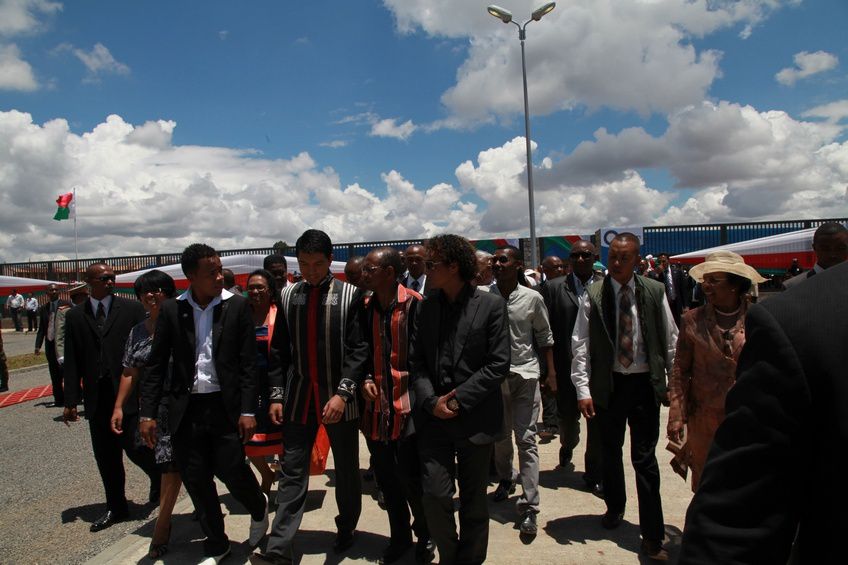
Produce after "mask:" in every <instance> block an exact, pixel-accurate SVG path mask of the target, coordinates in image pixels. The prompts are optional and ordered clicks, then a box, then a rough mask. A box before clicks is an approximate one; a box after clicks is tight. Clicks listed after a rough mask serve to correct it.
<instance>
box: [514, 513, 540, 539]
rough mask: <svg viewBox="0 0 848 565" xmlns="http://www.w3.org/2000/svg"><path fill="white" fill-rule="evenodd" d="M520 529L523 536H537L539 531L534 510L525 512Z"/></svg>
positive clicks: (519, 525)
mask: <svg viewBox="0 0 848 565" xmlns="http://www.w3.org/2000/svg"><path fill="white" fill-rule="evenodd" d="M518 529H519V530H521V535H524V536H535V535H536V532H537V531H538V529H539V528H538V526H537V525H536V513H535V512H533V511H532V510H528V511H527V512H525V513H524V517H523V518H522V520H521V523H520V524H518Z"/></svg>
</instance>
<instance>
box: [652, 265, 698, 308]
mask: <svg viewBox="0 0 848 565" xmlns="http://www.w3.org/2000/svg"><path fill="white" fill-rule="evenodd" d="M669 268H670V269H671V282H672V283H673V284H674V300H671V299H669V300H668V305H669V307H670V308H671V313H672V314H674V315H675V319H679V318H680V314H682V313H683V309H684V308H689V305H690V304H691V302H692V288H691V287H690V286H689V280H688V279H689V276H688V275H687V274H686V273H684V272H683V271H682V270H680V269H678V268H677V267H669ZM648 278H651V279H654V280H655V281H657V282H661V283H663V285H665V287H666V288H665V296H666V298H668V285H667V284H666V282H667V281H666V277H665V273H664V272H661V271H660V270H659V269H657V270H653V271H651V272H650V273H648Z"/></svg>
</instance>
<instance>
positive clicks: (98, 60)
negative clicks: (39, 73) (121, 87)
mask: <svg viewBox="0 0 848 565" xmlns="http://www.w3.org/2000/svg"><path fill="white" fill-rule="evenodd" d="M64 51H70V52H71V53H73V55H74V57H76V58H77V59H79V60H80V61H81V62H82V64H83V65H85V68H86V69H87V71H88V74H87V76H86V77H85V79H84V80H85V81H86V82H96V81H98V80H100V77H101V76H102V75H107V74H115V75H128V74H130V68H129V66H128V65H126V64H124V63H122V62H120V61H118V60H117V59H115V57H114V56H113V55H112V52H111V51H109V48H108V47H106V46H105V45H103V44H102V43H99V42H98V43H95V44H94V47H92V48H91V49H90V50H85V49H81V48H79V47H75V46H74V45H71V44H70V43H62V44H61V45H59V46H57V47H56V48H55V49H54V50H53V52H54V53H62V52H64Z"/></svg>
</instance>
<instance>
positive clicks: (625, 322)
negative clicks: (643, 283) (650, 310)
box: [618, 285, 633, 368]
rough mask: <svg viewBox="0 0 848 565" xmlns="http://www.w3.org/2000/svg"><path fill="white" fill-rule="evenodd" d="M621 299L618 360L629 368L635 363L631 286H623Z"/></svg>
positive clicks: (619, 305)
mask: <svg viewBox="0 0 848 565" xmlns="http://www.w3.org/2000/svg"><path fill="white" fill-rule="evenodd" d="M620 293H621V299H620V300H619V303H618V362H619V363H620V364H621V366H622V367H624V368H627V367H629V366H630V365H632V364H633V314H632V313H631V308H633V301H632V300H631V299H630V287H629V286H626V285H625V286H622V287H621V291H620Z"/></svg>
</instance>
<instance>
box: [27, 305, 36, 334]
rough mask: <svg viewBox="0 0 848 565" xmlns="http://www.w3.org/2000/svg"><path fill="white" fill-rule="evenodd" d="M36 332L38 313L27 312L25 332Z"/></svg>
mask: <svg viewBox="0 0 848 565" xmlns="http://www.w3.org/2000/svg"><path fill="white" fill-rule="evenodd" d="M36 330H38V312H32V311H30V310H27V331H30V332H31V331H36Z"/></svg>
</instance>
